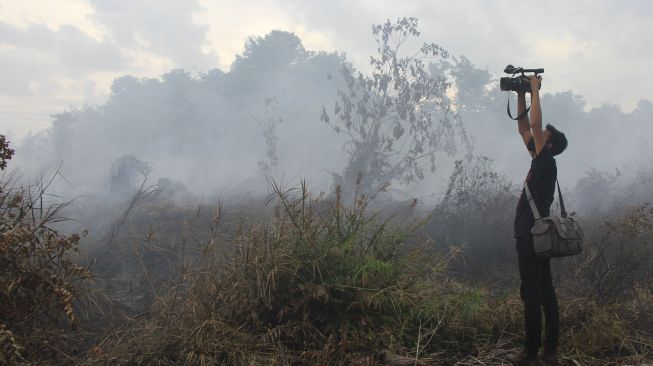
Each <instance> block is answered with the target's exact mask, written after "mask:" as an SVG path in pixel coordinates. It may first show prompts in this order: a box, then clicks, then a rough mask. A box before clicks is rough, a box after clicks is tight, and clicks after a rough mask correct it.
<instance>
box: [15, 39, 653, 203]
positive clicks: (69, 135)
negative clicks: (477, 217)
mask: <svg viewBox="0 0 653 366" xmlns="http://www.w3.org/2000/svg"><path fill="white" fill-rule="evenodd" d="M424 41H426V40H424ZM436 41H437V40H436ZM370 42H372V39H371V37H370ZM474 61H475V60H470V59H468V58H466V57H464V56H462V55H454V57H451V58H449V59H447V60H434V61H433V62H432V63H430V64H429V65H428V69H429V72H430V73H431V75H432V76H433V77H443V78H446V79H447V80H448V81H450V82H451V85H452V86H451V88H450V90H449V91H448V92H447V94H448V95H449V96H450V98H451V99H450V101H449V102H450V103H451V108H452V109H453V110H455V111H456V112H457V113H458V114H459V115H460V117H461V118H462V124H463V126H464V128H465V130H466V131H467V134H468V136H469V137H470V140H471V141H472V143H473V144H472V145H473V150H472V151H471V152H473V154H475V155H478V156H480V155H482V156H487V157H489V158H491V159H493V160H494V165H495V168H496V170H497V171H498V172H499V173H501V174H503V175H505V176H506V177H508V179H510V180H511V181H512V182H514V183H515V184H516V185H517V184H519V182H520V181H521V180H522V179H523V177H524V175H525V173H526V170H527V167H528V165H529V156H528V155H527V154H526V152H525V149H524V147H523V144H522V142H521V139H520V138H519V135H518V134H517V127H516V122H514V121H511V120H509V119H508V117H507V115H506V102H507V101H508V99H511V101H512V107H513V111H514V108H515V106H516V103H515V96H514V93H505V92H501V91H499V88H498V77H501V76H503V75H501V74H499V72H500V70H486V69H483V68H479V67H477V66H475V64H474ZM517 61H518V60H506V63H508V62H510V63H515V62H517ZM343 65H348V66H349V67H351V68H353V66H351V64H350V63H349V62H348V60H347V57H346V56H345V55H344V54H342V53H338V52H318V51H311V50H307V49H306V48H304V46H303V45H302V41H301V39H299V37H298V36H296V35H295V34H293V33H289V32H285V31H273V32H271V33H269V34H267V35H265V36H263V37H254V38H251V39H250V40H249V41H248V42H247V44H246V45H245V51H244V52H243V53H242V54H240V55H238V56H237V57H236V59H235V61H234V62H233V63H232V64H231V66H230V68H229V69H228V70H227V71H221V70H219V69H207V70H205V71H197V70H193V71H189V70H184V69H173V70H170V71H169V72H167V73H165V74H163V75H161V76H160V77H158V78H136V77H133V76H129V75H126V76H123V77H120V78H117V79H115V80H114V81H113V84H112V86H111V93H110V97H109V99H108V101H106V103H104V104H98V105H93V106H88V107H84V108H79V109H70V110H67V111H61V113H59V114H56V115H54V116H53V120H52V126H51V127H50V128H49V129H47V130H46V131H42V132H40V133H37V134H34V135H31V136H28V137H27V138H25V139H24V141H23V142H22V143H21V144H20V146H18V147H17V153H16V158H15V159H14V160H13V161H12V162H11V163H12V166H13V167H20V169H21V170H22V172H23V177H25V178H29V179H31V178H33V177H35V176H38V175H39V174H42V173H43V172H52V170H53V168H52V167H57V166H61V168H60V173H61V176H62V177H63V178H65V179H57V180H56V181H55V183H54V185H53V187H52V189H53V190H54V191H55V192H56V193H57V194H60V195H62V196H65V197H68V198H71V197H76V196H80V195H82V196H83V195H93V194H97V193H102V194H113V196H114V197H116V198H119V199H122V198H124V199H128V197H126V196H125V194H126V193H127V192H124V191H121V188H120V186H125V187H126V186H130V187H136V186H138V184H139V183H140V182H141V180H142V179H143V177H144V176H146V175H147V176H148V182H150V183H159V184H160V185H167V186H170V185H172V186H175V187H177V188H179V190H182V191H184V192H186V191H187V192H188V193H189V194H193V195H196V196H202V195H210V194H216V193H219V194H222V195H229V194H234V195H241V196H242V195H258V194H264V193H265V192H267V190H268V189H269V184H270V180H271V179H274V180H276V181H281V182H284V184H287V185H297V184H299V181H300V180H301V179H306V180H307V181H308V182H309V184H310V185H311V187H312V189H313V190H316V191H328V190H330V189H331V188H332V185H333V183H334V174H335V175H337V174H339V173H341V172H342V171H343V169H344V168H345V167H346V165H347V159H348V155H347V153H346V152H345V148H346V146H347V143H348V141H349V140H348V138H347V136H346V135H345V134H342V133H341V134H338V133H336V132H334V130H333V129H332V128H331V127H330V126H329V125H327V124H326V123H324V122H322V121H321V120H320V111H321V110H322V107H323V106H324V108H325V109H326V110H327V111H332V110H333V108H334V103H335V101H336V98H337V95H338V94H337V93H338V90H343V88H345V86H346V85H345V81H344V80H343V78H342V74H341V69H342V67H343ZM524 66H543V67H544V68H545V69H546V65H524ZM362 72H363V73H365V70H362ZM543 76H544V80H543V92H544V94H543V97H542V109H543V121H544V123H551V124H554V125H555V126H556V127H557V128H558V129H560V130H561V131H563V132H564V133H566V135H567V138H568V140H569V148H568V149H567V151H566V152H565V153H563V154H562V155H560V156H559V157H558V158H557V161H558V168H559V178H560V180H561V184H562V186H563V188H564V189H565V190H571V189H573V188H574V187H575V186H576V183H577V182H579V181H582V179H583V178H587V176H588V175H590V176H592V174H594V176H596V175H597V174H598V175H601V174H604V175H605V174H608V175H610V176H615V174H616V175H617V176H622V175H623V176H636V175H637V174H638V172H641V170H642V169H648V168H649V165H648V161H650V160H651V156H652V153H651V150H650V149H648V148H647V147H648V141H647V138H648V137H650V136H652V135H653V127H652V125H651V123H650V116H651V115H653V103H651V101H649V100H641V101H640V102H639V103H638V104H637V107H636V108H635V109H634V110H633V111H632V112H628V113H626V112H624V111H622V110H621V109H620V108H619V107H618V106H616V105H611V104H607V103H606V104H604V105H601V106H599V107H596V108H592V109H589V110H587V109H586V108H585V105H584V100H583V97H582V95H577V94H574V92H573V91H569V92H563V93H546V87H547V80H548V79H555V78H557V77H559V76H557V75H554V74H551V75H550V74H548V73H546V72H545V73H544V75H543ZM469 152H470V151H467V153H465V151H463V149H458V150H457V152H456V153H454V154H451V155H448V156H444V157H441V158H439V159H438V161H437V169H436V170H435V172H433V173H427V174H426V175H425V177H424V179H422V180H418V181H416V182H413V183H410V184H401V182H398V181H395V182H392V189H393V190H392V192H394V193H396V194H397V197H403V198H405V197H415V198H419V199H421V200H422V202H426V203H434V202H437V201H438V200H439V199H440V198H441V197H442V193H443V192H444V191H445V190H446V184H447V179H448V178H449V174H450V172H451V170H452V168H453V161H454V160H456V159H465V158H469V156H470V154H469ZM616 169H618V170H619V171H618V173H615V171H616ZM615 179H616V178H615Z"/></svg>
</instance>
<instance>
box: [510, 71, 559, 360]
mask: <svg viewBox="0 0 653 366" xmlns="http://www.w3.org/2000/svg"><path fill="white" fill-rule="evenodd" d="M541 82H542V78H541V77H539V76H531V77H530V85H531V92H530V93H531V110H530V123H529V118H528V116H526V113H524V111H525V110H526V96H525V93H523V92H521V93H518V96H517V98H518V101H517V103H518V106H517V108H518V113H519V116H522V115H523V116H522V117H521V118H519V120H518V122H517V125H518V128H519V134H520V135H521V137H522V139H523V141H524V144H525V145H526V148H527V149H528V152H529V154H530V155H531V157H532V158H533V160H532V162H531V168H530V170H529V172H528V175H527V177H526V184H528V188H529V190H530V191H531V195H532V197H533V199H534V200H535V204H536V206H537V208H538V210H539V212H540V215H541V216H542V217H546V216H548V215H549V210H550V207H551V203H552V202H553V194H554V192H555V185H556V179H557V167H556V161H555V159H554V158H553V157H554V156H555V155H558V154H560V153H561V152H563V151H564V150H565V148H566V147H567V139H566V137H565V135H564V134H563V133H562V132H560V131H558V130H557V129H556V128H555V127H553V126H551V125H547V126H546V128H544V129H543V128H542V109H541V107H540V95H539V89H540V85H541ZM534 222H535V218H534V215H533V212H532V210H531V207H530V205H529V203H528V199H527V198H526V192H525V190H523V191H522V194H521V197H520V198H519V203H518V204H517V209H516V213H515V225H514V230H515V239H516V240H517V244H516V247H517V254H518V257H519V277H520V279H521V287H520V294H521V298H522V301H523V303H524V326H525V333H526V339H525V342H524V348H523V350H522V351H521V352H520V353H518V354H517V355H514V356H512V357H511V358H510V361H511V362H512V363H514V364H516V365H531V364H534V363H535V362H536V360H537V355H538V352H539V349H540V346H541V345H542V309H544V320H545V334H546V336H545V339H544V352H543V354H542V359H543V360H544V361H545V362H546V363H547V364H548V365H557V364H558V359H557V348H558V333H559V312H558V302H557V299H556V295H555V290H554V289H553V280H552V278H551V265H550V262H549V259H545V258H538V257H537V256H536V255H535V250H534V249H533V237H532V235H531V232H530V230H531V228H532V227H533V224H534Z"/></svg>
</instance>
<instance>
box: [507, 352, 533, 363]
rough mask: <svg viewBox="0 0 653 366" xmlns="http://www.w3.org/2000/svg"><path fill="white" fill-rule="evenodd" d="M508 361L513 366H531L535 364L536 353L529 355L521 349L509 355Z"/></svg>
mask: <svg viewBox="0 0 653 366" xmlns="http://www.w3.org/2000/svg"><path fill="white" fill-rule="evenodd" d="M508 361H510V362H511V363H512V364H513V365H515V366H533V365H537V355H535V356H529V354H528V352H526V350H522V351H521V352H519V353H517V354H514V355H511V356H509V357H508Z"/></svg>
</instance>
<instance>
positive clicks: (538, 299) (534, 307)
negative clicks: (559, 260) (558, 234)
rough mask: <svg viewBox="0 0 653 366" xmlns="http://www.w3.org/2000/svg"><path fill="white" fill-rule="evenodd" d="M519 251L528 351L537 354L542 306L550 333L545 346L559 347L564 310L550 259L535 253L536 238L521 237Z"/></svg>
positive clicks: (554, 349) (545, 340) (540, 333)
mask: <svg viewBox="0 0 653 366" xmlns="http://www.w3.org/2000/svg"><path fill="white" fill-rule="evenodd" d="M517 254H518V256H519V277H520V279H521V287H520V294H521V298H522V301H523V302H524V326H525V329H526V341H525V344H524V346H525V349H526V352H528V354H529V355H531V356H534V355H536V354H537V353H538V351H539V349H540V345H541V344H542V309H544V322H545V333H546V337H545V339H544V348H545V349H546V350H548V351H556V350H557V347H558V333H559V332H560V314H559V312H558V300H557V299H556V294H555V290H554V289H553V279H552V278H551V263H550V260H549V259H546V258H538V257H537V256H536V255H535V250H534V249H533V241H532V240H523V239H517Z"/></svg>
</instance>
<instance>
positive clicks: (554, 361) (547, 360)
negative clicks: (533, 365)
mask: <svg viewBox="0 0 653 366" xmlns="http://www.w3.org/2000/svg"><path fill="white" fill-rule="evenodd" d="M542 360H543V361H544V364H545V365H547V366H559V365H560V362H559V361H558V353H557V352H556V351H547V350H546V349H544V352H542Z"/></svg>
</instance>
